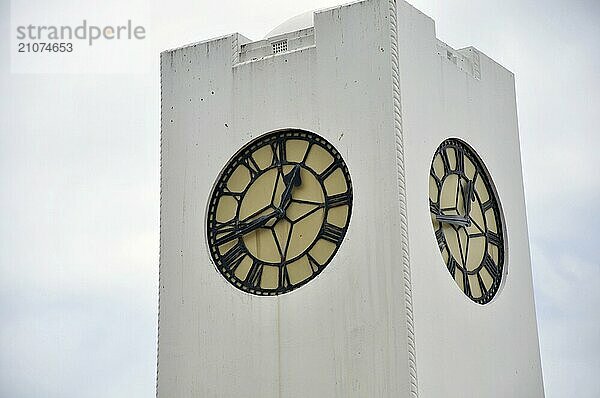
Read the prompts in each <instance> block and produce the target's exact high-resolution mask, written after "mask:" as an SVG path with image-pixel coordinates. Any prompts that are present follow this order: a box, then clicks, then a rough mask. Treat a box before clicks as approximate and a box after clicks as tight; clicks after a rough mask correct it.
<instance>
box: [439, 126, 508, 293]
mask: <svg viewBox="0 0 600 398" xmlns="http://www.w3.org/2000/svg"><path fill="white" fill-rule="evenodd" d="M429 206H430V212H431V221H432V223H433V229H434V231H435V236H436V239H437V242H438V246H439V249H440V251H441V254H442V258H443V260H444V263H445V264H446V268H447V269H448V272H449V273H450V275H451V276H452V278H453V279H454V281H455V282H456V284H457V285H458V287H459V288H460V289H461V290H462V291H463V292H464V294H466V295H467V297H469V298H470V299H471V300H473V301H474V302H476V303H479V304H486V303H488V302H490V301H491V300H492V298H493V297H494V296H495V295H496V293H497V292H498V289H499V288H500V286H501V283H502V278H503V277H504V268H505V266H504V257H505V256H504V253H505V236H506V234H505V231H504V225H503V221H502V220H503V218H502V211H501V207H500V201H499V199H498V196H497V194H496V190H495V187H494V185H493V182H492V179H491V177H490V174H489V173H488V171H487V168H486V167H485V165H484V164H483V162H482V161H481V159H480V158H479V156H478V155H477V153H476V152H475V151H474V150H473V149H472V148H471V147H470V146H469V145H468V144H466V143H465V142H463V141H461V140H459V139H456V138H451V139H448V140H445V141H444V142H442V144H441V145H440V146H439V147H438V149H437V151H436V153H435V155H434V158H433V162H432V164H431V170H430V174H429Z"/></svg>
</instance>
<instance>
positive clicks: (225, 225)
mask: <svg viewBox="0 0 600 398" xmlns="http://www.w3.org/2000/svg"><path fill="white" fill-rule="evenodd" d="M232 231H235V219H234V220H231V221H228V222H218V221H215V223H214V226H213V227H212V228H211V232H212V233H213V234H215V235H219V234H224V233H228V232H232Z"/></svg>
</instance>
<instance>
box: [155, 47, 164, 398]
mask: <svg viewBox="0 0 600 398" xmlns="http://www.w3.org/2000/svg"><path fill="white" fill-rule="evenodd" d="M164 54H165V53H161V55H160V72H159V73H160V77H159V79H160V131H159V142H160V143H159V148H160V149H159V152H160V155H159V174H158V179H159V211H158V212H159V216H158V218H159V220H158V303H157V305H158V311H157V322H156V382H155V387H154V388H155V389H156V391H155V395H156V398H158V358H159V356H158V350H159V349H160V348H159V347H160V345H159V344H158V341H159V339H160V282H161V268H162V264H161V257H160V255H161V251H162V244H161V242H162V240H161V237H162V185H163V182H162V157H163V152H162V142H163V141H162V139H163V137H162V123H163V60H162V57H163V56H164Z"/></svg>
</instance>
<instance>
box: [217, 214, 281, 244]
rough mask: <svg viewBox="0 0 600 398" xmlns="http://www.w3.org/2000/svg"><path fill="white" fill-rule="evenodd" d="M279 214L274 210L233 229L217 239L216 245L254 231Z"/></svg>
mask: <svg viewBox="0 0 600 398" xmlns="http://www.w3.org/2000/svg"><path fill="white" fill-rule="evenodd" d="M278 216H279V211H273V212H272V213H269V214H266V215H264V216H261V217H258V218H257V219H255V220H252V221H251V222H249V223H248V224H242V225H241V226H240V229H238V230H235V231H233V232H232V233H230V234H229V235H225V236H223V237H221V238H219V239H217V240H216V241H215V245H217V246H219V245H222V244H223V243H227V242H229V241H231V240H233V239H236V238H239V237H240V236H242V235H246V234H247V233H248V232H252V231H254V230H255V229H257V228H261V227H264V226H265V224H267V223H268V222H269V221H270V220H271V219H273V218H276V217H278Z"/></svg>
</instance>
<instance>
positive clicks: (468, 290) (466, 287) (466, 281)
mask: <svg viewBox="0 0 600 398" xmlns="http://www.w3.org/2000/svg"><path fill="white" fill-rule="evenodd" d="M463 286H464V289H463V291H464V292H465V294H466V295H467V296H469V297H471V298H473V294H472V293H471V285H469V275H468V274H467V270H464V271H463Z"/></svg>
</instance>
